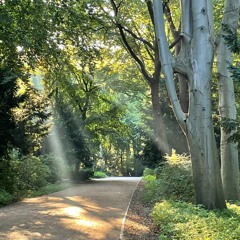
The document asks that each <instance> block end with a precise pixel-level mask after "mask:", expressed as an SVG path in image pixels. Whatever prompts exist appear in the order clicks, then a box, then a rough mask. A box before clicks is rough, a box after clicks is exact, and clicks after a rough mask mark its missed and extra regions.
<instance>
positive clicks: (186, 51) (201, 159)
mask: <svg viewBox="0 0 240 240" xmlns="http://www.w3.org/2000/svg"><path fill="white" fill-rule="evenodd" d="M181 7H182V9H181V10H182V32H181V35H182V49H181V52H180V53H179V56H178V58H177V59H174V58H173V56H172V55H171V53H170V51H169V48H168V43H167V38H166V33H165V24H164V18H163V9H162V1H161V0H154V15H155V26H156V33H157V38H158V45H159V54H160V59H161V63H162V68H163V73H164V75H165V79H166V86H167V90H168V93H169V97H170V100H171V102H172V106H173V109H174V113H175V115H176V118H177V120H178V121H179V123H180V125H181V127H182V129H183V131H184V132H185V134H186V136H187V139H188V144H189V148H190V153H191V160H192V169H193V177H194V184H195V193H196V203H197V204H202V205H204V207H205V208H207V209H214V208H220V209H223V208H226V203H225V200H224V195H223V188H222V182H221V174H220V165H219V161H218V156H217V149H216V142H215V137H214V132H213V123H212V108H211V78H212V63H213V31H214V28H213V14H212V2H211V1H205V0H182V4H181ZM174 68H175V69H174ZM173 69H174V70H175V71H176V70H178V71H179V73H181V74H182V75H184V76H186V78H187V79H188V81H189V92H190V94H189V112H188V114H185V113H184V112H183V111H182V108H181V105H180V102H179V99H178V96H177V93H176V89H175V85H174V81H173V79H174V72H173Z"/></svg>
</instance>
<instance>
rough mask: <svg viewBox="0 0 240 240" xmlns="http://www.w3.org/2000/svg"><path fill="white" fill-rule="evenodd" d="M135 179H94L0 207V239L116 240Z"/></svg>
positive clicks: (136, 182) (137, 179)
mask: <svg viewBox="0 0 240 240" xmlns="http://www.w3.org/2000/svg"><path fill="white" fill-rule="evenodd" d="M139 180H140V178H130V177H129V178H123V177H111V178H106V179H101V180H96V181H92V182H89V183H86V184H79V185H78V186H75V187H72V188H69V189H66V190H63V191H60V192H57V193H53V194H50V195H46V196H42V197H38V198H31V199H25V200H24V201H22V202H19V203H16V204H12V205H9V206H7V207H3V208H0V240H40V239H41V240H42V239H51V240H79V239H81V240H118V239H119V237H120V233H121V229H122V222H123V219H124V216H125V213H126V210H127V207H128V204H129V201H130V199H131V197H132V193H133V191H134V190H135V188H136V186H137V184H138V182H139Z"/></svg>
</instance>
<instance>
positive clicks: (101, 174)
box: [93, 171, 107, 178]
mask: <svg viewBox="0 0 240 240" xmlns="http://www.w3.org/2000/svg"><path fill="white" fill-rule="evenodd" d="M93 177H94V178H106V177H107V174H106V173H105V172H102V171H97V172H94V175H93Z"/></svg>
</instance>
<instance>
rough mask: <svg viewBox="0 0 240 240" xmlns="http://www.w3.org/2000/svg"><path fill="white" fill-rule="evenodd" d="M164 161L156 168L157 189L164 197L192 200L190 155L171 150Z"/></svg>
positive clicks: (192, 186)
mask: <svg viewBox="0 0 240 240" xmlns="http://www.w3.org/2000/svg"><path fill="white" fill-rule="evenodd" d="M166 160H167V161H166V162H165V163H164V164H163V165H162V166H161V167H159V168H158V169H156V177H157V181H158V183H159V184H158V186H159V189H158V191H159V192H160V193H161V195H162V196H164V198H165V199H174V200H181V201H187V202H194V185H193V178H192V167H191V161H190V157H189V156H187V155H185V154H181V155H179V154H176V153H175V151H174V150H173V153H172V155H171V156H167V157H166Z"/></svg>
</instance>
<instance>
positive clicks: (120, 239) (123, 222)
mask: <svg viewBox="0 0 240 240" xmlns="http://www.w3.org/2000/svg"><path fill="white" fill-rule="evenodd" d="M141 180H142V177H141V178H140V179H139V180H138V182H137V185H136V187H135V188H134V190H133V191H132V195H131V198H130V201H129V203H128V206H127V209H126V212H125V214H124V217H123V220H122V226H121V232H120V236H119V240H123V233H124V227H125V222H126V218H127V214H128V211H129V208H130V205H131V202H132V199H133V195H134V193H135V191H136V190H137V188H138V185H139V183H140V182H141Z"/></svg>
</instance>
